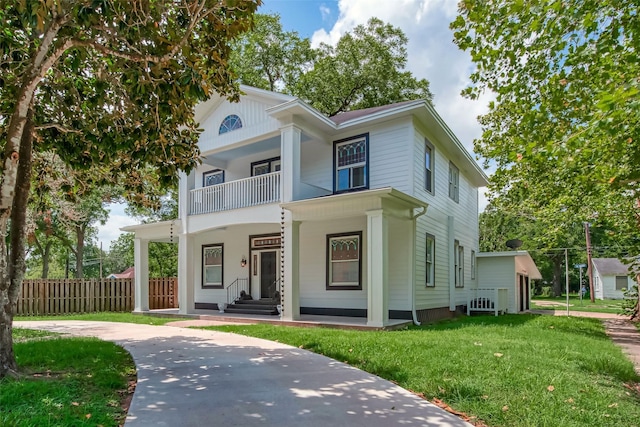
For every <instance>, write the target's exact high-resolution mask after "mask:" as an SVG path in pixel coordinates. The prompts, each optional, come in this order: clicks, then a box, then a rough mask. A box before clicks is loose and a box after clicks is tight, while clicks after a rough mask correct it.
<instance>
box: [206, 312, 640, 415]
mask: <svg viewBox="0 0 640 427" xmlns="http://www.w3.org/2000/svg"><path fill="white" fill-rule="evenodd" d="M206 329H216V330H222V331H227V332H236V333H240V334H244V335H250V336H255V337H260V338H266V339H269V340H273V341H279V342H283V343H287V344H290V345H292V346H296V347H303V348H306V349H308V350H311V351H314V352H316V353H320V354H324V355H326V356H328V357H331V358H334V359H336V360H339V361H343V362H345V363H348V364H350V365H353V366H356V367H358V368H360V369H363V370H365V371H368V372H370V373H373V374H375V375H378V376H381V377H383V378H386V379H388V380H391V381H394V382H396V383H398V384H399V385H400V386H402V387H404V388H406V389H409V390H413V391H414V392H417V393H420V394H423V395H424V396H425V397H426V398H427V399H429V400H433V399H441V400H442V401H444V402H445V403H447V404H448V405H450V406H451V407H453V408H454V409H456V410H458V411H462V412H465V413H467V414H468V415H470V416H473V417H475V418H476V419H479V420H482V421H483V422H485V423H486V424H487V425H489V426H492V427H499V426H510V427H518V426H523V427H524V426H536V427H539V426H558V427H560V426H562V427H571V426H576V427H577V426H586V425H598V426H640V399H639V396H638V393H637V391H634V390H635V389H634V387H635V385H634V384H633V383H634V382H636V381H638V379H639V378H638V376H637V375H636V373H635V372H634V369H633V365H632V364H631V362H630V361H629V360H628V359H626V358H625V356H624V355H623V354H622V351H621V350H620V349H619V348H618V347H616V346H615V345H614V344H613V343H612V342H611V341H610V340H609V339H608V338H607V336H606V334H605V332H604V329H603V326H602V323H601V322H600V321H598V320H595V319H587V318H563V317H552V316H534V315H507V316H501V317H493V316H491V317H489V316H476V317H471V318H461V319H458V320H455V321H451V322H445V323H440V324H436V325H431V326H421V327H411V328H409V329H407V330H403V331H394V332H385V331H345V330H335V329H323V328H307V329H304V328H295V327H285V326H272V325H234V326H220V327H209V328H206ZM625 384H627V385H625Z"/></svg>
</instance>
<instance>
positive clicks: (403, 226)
mask: <svg viewBox="0 0 640 427" xmlns="http://www.w3.org/2000/svg"><path fill="white" fill-rule="evenodd" d="M388 227H389V249H388V254H389V310H400V311H409V310H411V300H410V292H409V289H410V281H409V268H410V260H411V257H410V247H409V245H408V241H409V240H410V239H408V237H407V236H408V232H409V227H408V221H401V220H399V219H395V218H389V219H388ZM358 231H361V232H362V242H361V245H362V248H363V250H362V272H361V275H362V289H361V290H327V289H326V281H327V246H326V245H327V234H336V233H348V232H358ZM394 236H395V237H396V238H394ZM366 248H367V219H366V217H364V216H362V217H352V218H345V219H341V220H339V221H308V222H302V224H301V226H300V306H301V307H311V308H340V309H358V310H366V309H367V281H368V278H367V250H366Z"/></svg>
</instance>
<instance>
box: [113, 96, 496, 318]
mask: <svg viewBox="0 0 640 427" xmlns="http://www.w3.org/2000/svg"><path fill="white" fill-rule="evenodd" d="M241 89H242V91H243V92H244V95H242V96H241V99H240V102H238V103H230V102H228V101H227V100H225V99H224V98H221V97H213V98H211V99H210V100H208V101H207V102H204V103H202V104H201V105H199V106H198V107H197V109H196V120H197V121H198V122H199V123H200V126H201V128H202V129H204V131H203V132H202V134H201V136H200V142H199V146H200V151H201V153H202V164H201V166H200V167H198V168H197V169H195V170H193V171H192V172H190V173H189V174H188V175H187V174H183V175H182V176H181V178H180V190H179V219H178V220H174V221H165V222H160V223H155V224H144V225H137V226H130V227H125V228H123V230H125V231H131V232H134V233H135V265H136V280H135V281H136V303H135V306H136V308H135V309H136V311H146V310H148V302H147V300H148V295H147V294H146V292H148V291H147V290H145V289H144V287H143V286H141V285H140V284H144V283H147V282H148V244H149V242H150V241H172V242H174V243H178V245H179V250H178V252H179V255H178V258H179V269H178V270H179V271H178V276H179V282H180V288H179V289H180V290H179V304H180V312H181V313H201V314H204V313H207V312H209V311H210V310H218V309H219V308H222V309H224V308H225V307H226V309H227V310H228V311H233V310H238V309H239V307H240V306H238V305H237V304H234V305H230V304H232V303H234V302H237V300H238V296H239V293H240V292H242V291H244V294H246V295H245V298H246V299H248V298H251V299H252V300H253V301H254V302H253V305H254V306H258V305H260V304H269V302H273V300H274V298H275V300H276V301H275V302H282V306H281V309H282V314H281V316H282V318H283V319H284V320H298V319H302V318H304V316H309V315H314V316H349V317H360V318H362V319H363V320H364V321H366V325H368V326H374V327H384V326H387V325H390V324H392V323H393V322H395V321H408V320H414V321H416V322H417V321H423V320H431V319H437V318H442V317H447V316H450V315H451V314H452V313H454V312H456V311H462V308H463V307H464V306H465V305H466V302H467V293H468V291H469V289H471V288H475V287H477V275H476V272H475V264H476V254H477V253H478V220H477V216H478V188H479V187H483V186H485V185H486V184H487V178H486V176H485V174H484V173H483V171H482V170H481V169H480V168H479V167H478V165H477V164H476V163H475V161H474V160H473V158H472V157H471V156H470V155H469V153H468V152H467V151H466V150H465V148H464V147H463V146H462V144H461V143H460V141H458V139H457V138H456V136H455V135H454V134H453V133H452V131H451V130H450V129H449V128H448V127H447V125H446V124H445V123H444V121H443V120H442V118H441V117H440V116H439V115H438V114H437V113H436V111H435V110H434V108H433V106H432V105H431V104H429V103H427V102H425V101H422V100H416V101H407V102H401V103H397V104H392V105H386V106H381V107H376V108H369V109H365V110H358V111H350V112H347V113H342V114H339V115H336V116H334V117H326V116H324V115H322V114H321V113H319V112H318V111H316V110H315V109H313V108H312V107H310V106H309V105H307V104H305V103H304V102H302V101H301V100H299V99H297V98H294V97H291V96H288V95H283V94H278V93H273V92H268V91H264V90H261V89H256V88H252V87H247V86H242V87H241ZM276 291H277V292H276ZM245 302H246V301H245ZM240 308H241V307H240ZM252 309H256V310H257V309H258V308H257V307H252Z"/></svg>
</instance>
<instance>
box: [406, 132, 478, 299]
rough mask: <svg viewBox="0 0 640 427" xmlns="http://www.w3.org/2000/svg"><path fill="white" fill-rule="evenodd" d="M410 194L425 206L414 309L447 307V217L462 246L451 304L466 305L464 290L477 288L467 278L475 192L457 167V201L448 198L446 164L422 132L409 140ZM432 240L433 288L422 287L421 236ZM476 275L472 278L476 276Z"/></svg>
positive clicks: (420, 243)
mask: <svg viewBox="0 0 640 427" xmlns="http://www.w3.org/2000/svg"><path fill="white" fill-rule="evenodd" d="M425 136H426V137H427V138H428V140H429V142H431V144H432V145H433V147H434V152H433V156H434V179H433V189H434V191H433V194H431V193H429V192H427V191H425V189H424V173H425V165H424V155H425V152H424V147H425ZM413 151H414V155H413V162H412V163H411V165H412V169H413V170H412V173H413V182H412V187H413V188H412V195H413V196H414V197H417V198H419V199H421V200H424V201H426V202H427V203H428V204H429V209H428V210H427V214H426V215H424V216H422V217H420V218H419V219H418V223H417V235H416V308H417V309H418V310H420V309H428V308H438V307H448V306H449V289H450V288H449V248H450V245H451V244H452V243H451V242H449V238H448V230H447V217H448V216H453V217H454V236H455V238H456V239H457V240H458V241H459V242H460V245H461V246H463V247H464V288H456V289H455V291H454V292H455V303H456V305H462V304H465V303H466V298H467V291H468V290H469V289H473V288H475V287H476V286H477V283H476V280H472V279H471V251H472V250H474V251H475V252H476V253H478V190H477V188H476V187H474V186H473V185H472V184H471V183H470V181H469V179H468V178H467V176H466V175H465V173H464V170H463V169H462V168H461V164H457V163H456V162H455V161H454V162H453V163H454V164H455V165H456V166H457V167H458V168H459V169H460V180H459V202H458V203H456V202H455V201H454V200H452V199H451V198H449V161H450V158H449V157H448V154H447V152H446V151H445V149H444V147H443V146H442V144H441V143H440V141H438V140H436V139H434V138H433V137H431V136H429V132H428V131H426V130H418V129H416V132H415V134H414V140H413ZM426 233H429V234H432V235H434V236H435V238H436V248H435V283H436V286H435V287H429V288H427V287H425V277H426V276H425V240H426V239H425V234H426ZM477 276H478V275H476V277H477Z"/></svg>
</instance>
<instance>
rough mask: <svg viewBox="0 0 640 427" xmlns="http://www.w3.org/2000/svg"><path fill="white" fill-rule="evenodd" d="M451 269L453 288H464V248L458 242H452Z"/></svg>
mask: <svg viewBox="0 0 640 427" xmlns="http://www.w3.org/2000/svg"><path fill="white" fill-rule="evenodd" d="M453 268H454V273H453V275H454V285H455V287H456V288H464V246H462V245H460V241H459V240H454V241H453Z"/></svg>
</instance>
